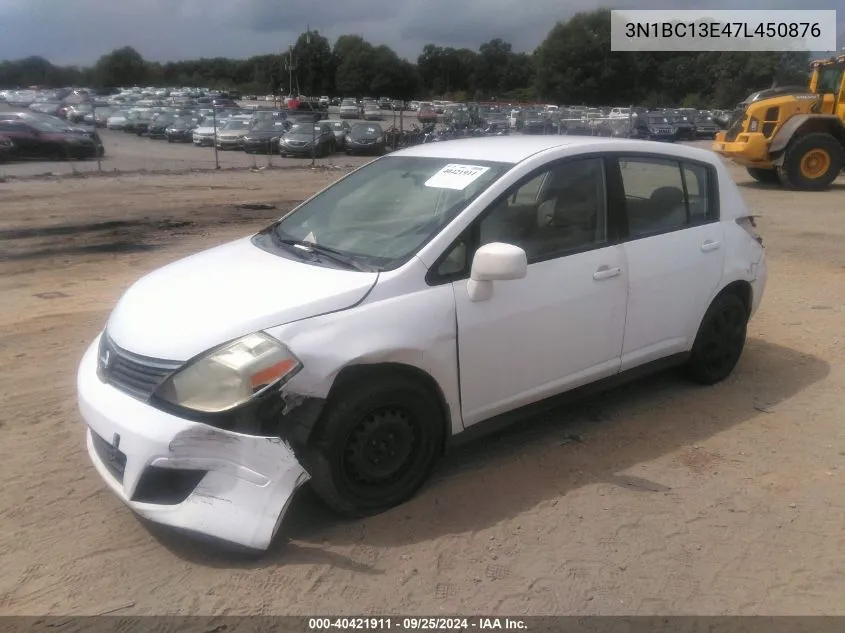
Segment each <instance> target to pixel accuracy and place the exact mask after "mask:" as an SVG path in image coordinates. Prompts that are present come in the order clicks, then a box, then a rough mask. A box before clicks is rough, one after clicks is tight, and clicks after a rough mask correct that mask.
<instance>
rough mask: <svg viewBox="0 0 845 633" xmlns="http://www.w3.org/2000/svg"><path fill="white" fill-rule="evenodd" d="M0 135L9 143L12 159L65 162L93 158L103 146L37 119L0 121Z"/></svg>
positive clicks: (82, 134) (101, 152)
mask: <svg viewBox="0 0 845 633" xmlns="http://www.w3.org/2000/svg"><path fill="white" fill-rule="evenodd" d="M0 135H3V136H5V137H6V138H7V139H10V140H11V142H12V151H11V157H13V158H16V159H17V158H46V159H48V160H67V159H71V158H74V159H83V158H94V157H96V156H97V153H98V152H99V154H100V156H102V155H103V146H102V144H101V143H99V142H98V141H97V140H96V139H95V138H94V137H93V136H92V135H89V134H85V133H82V132H75V131H69V130H63V129H60V128H57V127H54V126H53V125H51V124H49V123H46V122H43V121H38V120H21V119H11V120H0Z"/></svg>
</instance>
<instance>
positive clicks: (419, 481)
mask: <svg viewBox="0 0 845 633" xmlns="http://www.w3.org/2000/svg"><path fill="white" fill-rule="evenodd" d="M315 433H316V437H315V439H314V440H313V441H312V442H311V444H310V445H309V447H308V449H307V451H306V455H307V460H306V461H307V462H308V470H309V472H310V474H311V483H312V486H313V488H314V490H315V492H316V493H317V494H318V495H319V496H320V498H322V499H323V501H324V502H326V503H327V504H328V505H329V506H330V507H332V508H333V509H334V510H336V511H337V512H340V513H341V514H345V515H348V516H364V515H368V514H374V513H377V512H381V511H383V510H387V509H388V508H391V507H394V506H396V505H399V504H401V503H403V502H404V501H406V500H408V499H409V498H411V497H412V496H413V495H414V494H415V493H416V492H417V491H418V490H419V488H420V487H421V486H422V485H423V484H424V483H425V482H426V480H427V479H428V477H429V475H430V474H431V471H432V469H433V468H434V465H435V464H436V462H437V459H438V457H439V456H440V453H441V451H442V447H443V441H444V439H445V438H444V424H443V414H442V412H441V410H440V406H439V404H438V402H437V401H436V399H435V398H434V397H433V396H432V394H431V393H430V392H429V390H428V389H426V388H425V387H424V386H423V385H422V384H420V383H419V382H417V381H415V380H413V379H411V378H408V377H405V376H402V375H399V376H391V377H385V378H384V379H380V380H377V381H367V382H364V381H361V382H356V383H355V384H354V388H346V389H343V392H342V393H339V394H337V395H336V397H334V398H332V399H331V400H330V402H329V404H328V406H327V408H326V410H325V411H324V413H323V416H322V418H321V422H320V426H319V428H318V429H317V430H316V431H315Z"/></svg>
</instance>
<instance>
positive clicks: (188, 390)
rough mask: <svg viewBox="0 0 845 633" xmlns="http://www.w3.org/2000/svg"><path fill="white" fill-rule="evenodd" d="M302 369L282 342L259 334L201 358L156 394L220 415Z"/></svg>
mask: <svg viewBox="0 0 845 633" xmlns="http://www.w3.org/2000/svg"><path fill="white" fill-rule="evenodd" d="M301 367H302V364H301V363H300V362H299V359H298V358H296V356H294V355H293V353H292V352H291V351H290V350H289V349H288V348H287V347H285V346H284V345H283V344H282V343H280V342H279V341H277V340H276V339H274V338H272V337H271V336H268V335H267V334H264V333H263V332H256V333H254V334H248V335H247V336H244V337H242V338H239V339H236V340H234V341H231V342H230V343H227V344H225V345H223V346H221V347H218V348H216V349H213V350H211V351H210V352H208V353H207V354H205V355H204V356H201V357H199V358H198V359H196V360H195V361H193V362H192V363H190V364H189V365H187V366H186V367H184V368H183V369H180V370H179V371H177V372H176V373H175V374H173V375H172V376H170V377H169V378H168V379H167V380H165V381H164V383H162V384H161V386H160V387H159V388H158V389H157V390H156V393H155V395H156V397H158V398H161V399H162V400H165V401H167V402H169V403H171V404H175V405H177V406H180V407H185V408H187V409H192V410H194V411H200V412H204V413H221V412H224V411H228V410H230V409H234V408H235V407H238V406H240V405H242V404H244V403H246V402H248V401H249V400H251V399H252V398H253V397H254V396H257V395H259V394H261V393H263V392H264V391H266V390H267V389H269V388H270V387H272V386H273V385H275V384H277V383H280V382H281V381H283V380H285V379H289V378H290V377H292V376H293V375H294V374H295V373H296V372H297V371H299V369H300V368H301Z"/></svg>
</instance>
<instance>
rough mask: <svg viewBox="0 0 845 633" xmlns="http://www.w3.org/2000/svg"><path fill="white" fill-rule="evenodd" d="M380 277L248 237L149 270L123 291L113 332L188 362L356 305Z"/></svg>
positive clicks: (124, 341)
mask: <svg viewBox="0 0 845 633" xmlns="http://www.w3.org/2000/svg"><path fill="white" fill-rule="evenodd" d="M377 279H378V273H375V272H373V273H369V272H358V271H348V270H339V269H336V268H328V267H323V266H317V265H311V264H307V263H303V262H300V261H297V260H294V259H288V258H286V257H282V256H279V255H274V254H272V253H268V252H266V251H264V250H262V249H260V248H258V247H257V246H255V245H254V244H253V243H252V241H251V238H249V237H246V238H242V239H239V240H236V241H234V242H230V243H228V244H224V245H222V246H218V247H216V248H212V249H210V250H206V251H203V252H200V253H197V254H196V255H192V256H190V257H187V258H185V259H181V260H178V261H176V262H173V263H172V264H169V265H167V266H165V267H163V268H160V269H158V270H155V271H153V272H152V273H150V274H148V275H146V276H145V277H142V278H141V279H140V280H139V281H137V282H136V283H135V284H134V285H133V286H131V287H130V288H129V290H127V291H126V293H125V294H124V295H123V296H122V297H121V299H120V301H119V302H118V304H117V306H116V307H115V309H114V311H113V312H112V314H111V317H110V318H109V322H108V332H109V336H110V337H111V338H112V339H113V340H114V342H115V343H116V344H117V345H118V346H120V347H122V348H124V349H126V350H128V351H130V352H134V353H136V354H140V355H142V356H149V357H153V358H165V359H169V360H176V361H185V360H188V359H190V358H193V357H194V356H196V355H197V354H200V353H202V352H204V351H205V350H208V349H210V348H212V347H214V346H216V345H219V344H221V343H224V342H226V341H229V340H232V339H234V338H237V337H239V336H243V335H245V334H249V333H251V332H256V331H258V330H262V329H266V328H269V327H273V326H277V325H282V324H284V323H289V322H291V321H297V320H301V319H307V318H309V317H314V316H318V315H320V314H325V313H327V312H335V311H338V310H343V309H346V308H349V307H351V306H353V305H355V304H356V303H358V302H359V301H361V300H362V299H363V298H364V297H365V296H366V295H367V293H368V292H369V291H370V289H371V288H372V287H373V285H374V284H375V283H376V280H377Z"/></svg>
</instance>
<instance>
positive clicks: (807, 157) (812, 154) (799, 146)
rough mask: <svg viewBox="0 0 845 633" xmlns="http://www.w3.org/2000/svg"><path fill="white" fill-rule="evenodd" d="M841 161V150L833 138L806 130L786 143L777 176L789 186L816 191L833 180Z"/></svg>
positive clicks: (843, 154) (843, 153) (844, 159)
mask: <svg viewBox="0 0 845 633" xmlns="http://www.w3.org/2000/svg"><path fill="white" fill-rule="evenodd" d="M844 162H845V150H843V147H842V144H841V143H840V142H839V141H838V140H837V139H836V138H834V137H833V136H831V135H830V134H826V133H818V132H817V133H814V134H807V135H805V136H801V137H799V138H797V139H795V140H793V141H792V142H791V143H790V144H789V147H787V149H786V155H785V156H784V159H783V165H782V166H781V167H778V176H779V177H780V181H781V183H782V184H783V185H784V186H786V187H789V188H791V189H797V190H804V191H819V190H822V189H827V188H828V187H829V186H830V185H831V184H832V183H833V181H834V180H836V177H837V176H838V175H839V172H840V171H842V166H843V163H844Z"/></svg>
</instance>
